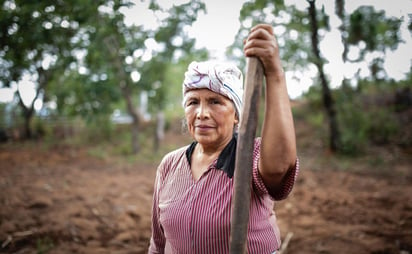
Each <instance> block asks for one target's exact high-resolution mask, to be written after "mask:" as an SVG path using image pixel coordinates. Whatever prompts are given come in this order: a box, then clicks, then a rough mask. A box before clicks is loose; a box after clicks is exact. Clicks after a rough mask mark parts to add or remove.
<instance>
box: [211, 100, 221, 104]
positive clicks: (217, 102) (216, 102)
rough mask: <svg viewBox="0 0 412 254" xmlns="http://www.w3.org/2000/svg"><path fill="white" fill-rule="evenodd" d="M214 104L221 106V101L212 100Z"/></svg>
mask: <svg viewBox="0 0 412 254" xmlns="http://www.w3.org/2000/svg"><path fill="white" fill-rule="evenodd" d="M212 104H220V101H219V100H212Z"/></svg>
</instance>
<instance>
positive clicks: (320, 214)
mask: <svg viewBox="0 0 412 254" xmlns="http://www.w3.org/2000/svg"><path fill="white" fill-rule="evenodd" d="M319 153H320V154H319ZM411 155H412V154H411V153H410V152H409V153H408V152H406V151H400V150H397V149H394V150H391V151H387V150H383V151H382V150H379V151H377V152H376V153H374V154H371V155H370V156H369V157H366V158H365V157H363V158H359V159H357V160H355V161H354V162H353V161H352V162H351V163H347V162H346V160H343V159H342V160H338V159H336V158H334V157H332V156H330V155H328V154H327V153H324V152H323V153H322V152H319V151H316V150H311V151H302V152H300V160H301V174H300V176H299V179H298V181H297V183H296V185H295V188H294V190H293V192H292V194H291V196H290V197H289V198H288V199H286V200H284V201H281V202H278V203H276V205H275V211H276V213H277V217H278V223H279V226H280V229H281V232H282V239H285V238H286V237H287V236H288V237H291V238H289V239H290V241H289V244H288V246H287V249H286V250H287V252H285V253H288V254H294V253H324V254H326V253H337V254H339V253H345V254H346V253H357V254H362V253H374V254H386V253H401V254H408V253H412V197H411V194H412V184H411V183H412V166H411V165H412V164H411V162H412V156H411ZM345 163H347V164H345ZM155 170H156V164H154V163H148V164H141V163H135V164H132V163H119V162H118V160H116V161H112V160H110V159H107V158H99V157H98V156H93V155H90V153H88V152H87V149H86V148H81V149H79V148H74V147H70V146H62V145H55V146H52V147H47V148H45V147H44V146H42V145H40V144H39V145H36V144H31V145H21V146H19V145H12V146H10V145H7V144H5V145H1V146H0V207H1V209H0V245H1V246H0V253H116V254H122V253H146V252H147V248H148V243H149V238H150V212H151V199H152V190H153V181H154V177H155Z"/></svg>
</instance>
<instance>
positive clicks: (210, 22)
mask: <svg viewBox="0 0 412 254" xmlns="http://www.w3.org/2000/svg"><path fill="white" fill-rule="evenodd" d="M134 2H135V5H134V7H132V8H130V9H123V13H124V14H125V22H126V24H135V25H143V26H144V27H145V28H147V29H151V28H155V27H156V26H157V24H158V23H157V18H162V15H161V14H158V15H157V17H156V16H155V15H154V14H153V12H151V11H150V10H148V5H149V1H148V0H135V1H134ZM158 2H159V4H160V6H162V7H164V8H170V7H171V6H172V3H173V4H176V5H178V4H182V3H186V2H188V0H175V1H170V0H158ZM244 2H245V0H230V1H222V0H205V4H206V9H207V12H206V13H201V14H200V15H199V16H198V18H197V21H195V22H194V24H193V25H192V26H191V27H190V28H188V30H187V33H188V35H189V36H191V37H193V38H196V47H198V48H201V47H204V48H206V49H208V50H209V52H210V54H211V57H212V58H222V59H224V58H225V57H224V52H225V51H226V49H227V47H229V46H230V45H231V44H232V43H233V42H234V38H235V35H236V33H237V31H238V29H239V26H240V23H239V12H240V9H241V7H242V5H243V3H244ZM286 2H287V3H296V6H301V7H302V8H307V3H306V1H304V0H287V1H286ZM333 2H334V1H331V0H317V6H318V7H320V6H321V4H323V5H324V6H325V9H326V12H327V13H334V9H333V8H334V4H333ZM360 4H362V5H372V6H374V7H375V9H376V10H385V12H386V15H387V16H395V17H398V18H399V17H403V18H404V20H406V21H407V20H411V19H412V0H391V1H387V0H362V1H359V0H346V1H345V9H346V12H347V13H350V12H352V11H354V10H355V9H356V8H358V7H359V5H360ZM330 22H331V26H332V28H333V27H336V26H337V25H338V24H339V22H338V19H337V18H336V16H335V15H331V20H330ZM406 26H407V22H403V24H402V29H401V33H402V34H401V36H402V38H403V40H404V41H405V43H404V44H400V45H399V47H398V49H397V50H396V51H395V52H391V51H388V52H387V54H386V59H385V65H384V66H385V69H386V71H387V73H388V75H389V76H390V77H393V78H395V79H402V78H403V77H404V76H405V73H406V72H408V71H409V69H410V66H411V60H412V37H411V34H410V33H409V32H408V31H407V28H406ZM334 30H335V31H336V32H332V33H328V34H327V35H326V37H325V38H324V39H323V40H322V41H321V44H320V48H321V52H322V54H323V55H324V57H325V58H326V59H328V60H330V61H329V63H328V64H326V65H325V72H326V73H327V74H329V78H330V79H331V84H332V87H334V86H336V85H339V84H340V83H341V80H342V78H343V77H344V76H347V77H351V76H353V74H354V73H355V72H356V71H357V70H358V68H361V75H363V76H367V75H368V74H369V72H368V68H367V66H366V65H365V64H347V63H346V64H343V62H342V60H341V54H342V51H343V47H342V45H341V43H340V34H339V33H338V32H337V30H336V29H334ZM153 47H155V45H154V46H153ZM352 53H353V52H352ZM293 75H298V76H299V77H300V79H299V80H296V79H294V78H293ZM314 76H316V70H312V71H309V72H306V73H296V72H293V71H287V72H286V79H287V84H288V91H289V95H290V97H291V98H297V97H298V96H300V95H301V94H302V93H303V92H305V91H307V90H308V89H309V87H310V86H311V85H312V82H313V81H312V78H313V77H314ZM33 86H34V84H33V82H32V81H31V80H30V78H29V77H26V78H25V80H23V81H21V87H25V89H24V91H25V95H24V97H25V98H23V100H25V101H27V102H28V101H30V97H31V98H33V97H34V91H32V90H33V89H30V87H33ZM12 96H13V90H12V89H9V90H7V89H1V90H0V101H8V100H10V99H11V98H12ZM37 105H38V107H40V106H41V104H40V103H38V104H37Z"/></svg>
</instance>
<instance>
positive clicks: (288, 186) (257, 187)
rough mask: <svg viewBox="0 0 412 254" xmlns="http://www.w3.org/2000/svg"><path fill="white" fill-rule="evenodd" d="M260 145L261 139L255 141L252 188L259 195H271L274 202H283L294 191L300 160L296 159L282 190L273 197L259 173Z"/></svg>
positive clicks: (286, 176) (285, 178) (284, 179)
mask: <svg viewBox="0 0 412 254" xmlns="http://www.w3.org/2000/svg"><path fill="white" fill-rule="evenodd" d="M260 144H261V139H260V138H256V139H255V146H254V149H253V171H252V186H253V189H254V191H255V192H256V193H257V194H258V195H259V196H263V195H269V196H270V197H271V198H272V199H273V200H282V199H285V198H286V197H287V196H288V195H289V193H290V192H291V191H292V189H293V185H294V184H295V181H296V178H297V176H298V174H299V159H298V158H297V159H296V163H295V166H294V167H293V168H291V169H289V170H288V172H287V173H286V175H285V177H284V178H283V181H282V188H281V189H280V190H279V191H278V192H276V193H274V194H273V195H271V194H269V191H268V189H267V188H266V186H265V184H264V182H263V179H262V176H261V175H260V173H259V159H260Z"/></svg>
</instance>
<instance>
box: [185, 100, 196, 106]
mask: <svg viewBox="0 0 412 254" xmlns="http://www.w3.org/2000/svg"><path fill="white" fill-rule="evenodd" d="M194 104H196V101H188V102H187V103H186V106H190V105H194Z"/></svg>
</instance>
